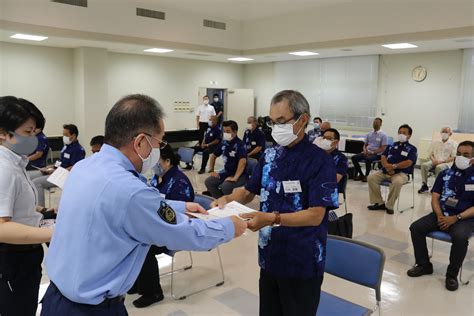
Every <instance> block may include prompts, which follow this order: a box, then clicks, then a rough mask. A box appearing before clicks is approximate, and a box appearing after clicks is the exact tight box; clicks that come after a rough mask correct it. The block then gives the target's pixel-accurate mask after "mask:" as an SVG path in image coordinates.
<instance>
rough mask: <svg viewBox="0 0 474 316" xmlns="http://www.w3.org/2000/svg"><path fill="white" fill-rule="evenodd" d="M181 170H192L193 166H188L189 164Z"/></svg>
mask: <svg viewBox="0 0 474 316" xmlns="http://www.w3.org/2000/svg"><path fill="white" fill-rule="evenodd" d="M183 169H185V170H192V169H193V166H192V165H190V164H186V167H184V168H183Z"/></svg>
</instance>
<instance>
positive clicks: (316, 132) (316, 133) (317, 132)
mask: <svg viewBox="0 0 474 316" xmlns="http://www.w3.org/2000/svg"><path fill="white" fill-rule="evenodd" d="M322 123H323V119H322V118H320V117H319V116H316V117H315V118H314V119H313V129H311V130H309V131H308V133H307V134H308V136H309V141H310V142H313V141H314V140H315V139H316V138H318V137H320V136H323V133H322V132H321V124H322Z"/></svg>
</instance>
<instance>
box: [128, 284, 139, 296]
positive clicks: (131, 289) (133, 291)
mask: <svg viewBox="0 0 474 316" xmlns="http://www.w3.org/2000/svg"><path fill="white" fill-rule="evenodd" d="M127 294H130V295H132V294H138V289H137V287H136V286H135V285H133V286H132V287H131V288H130V290H128V292H127Z"/></svg>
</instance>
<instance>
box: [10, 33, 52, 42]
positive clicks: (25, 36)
mask: <svg viewBox="0 0 474 316" xmlns="http://www.w3.org/2000/svg"><path fill="white" fill-rule="evenodd" d="M10 38H15V39H22V40H28V41H37V42H40V41H44V40H45V39H47V38H48V37H47V36H38V35H29V34H15V35H12V36H10Z"/></svg>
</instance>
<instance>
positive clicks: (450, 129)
mask: <svg viewBox="0 0 474 316" xmlns="http://www.w3.org/2000/svg"><path fill="white" fill-rule="evenodd" d="M445 128H447V129H449V132H450V133H452V131H453V130H452V128H451V127H450V126H443V127H441V131H442V130H443V129H445Z"/></svg>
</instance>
